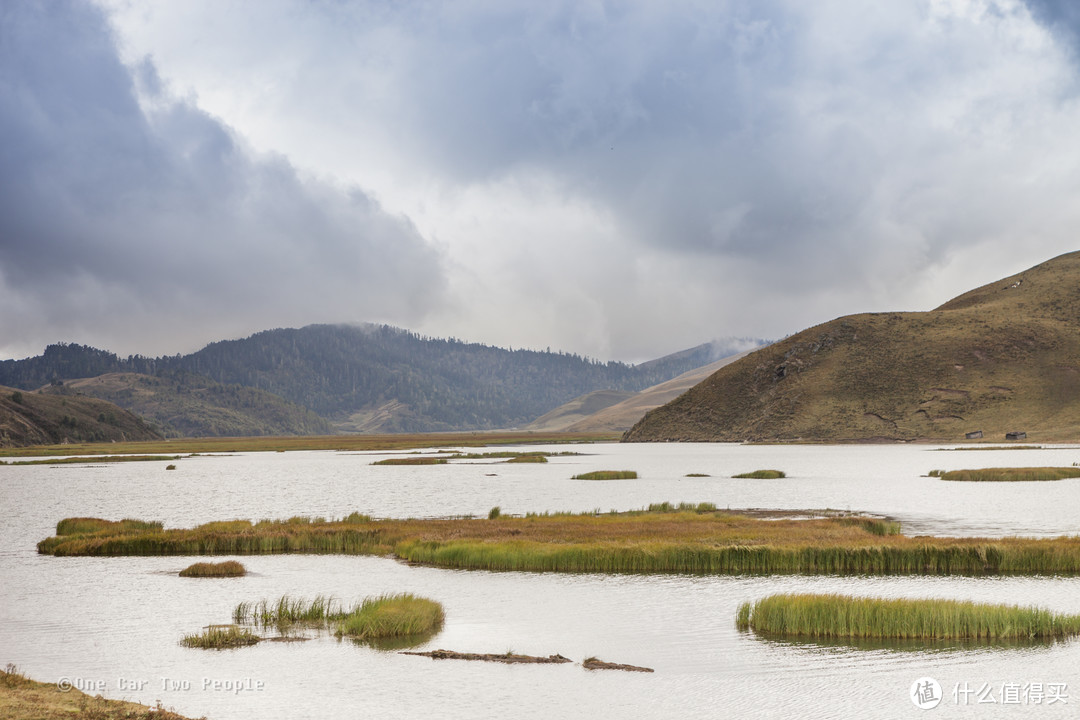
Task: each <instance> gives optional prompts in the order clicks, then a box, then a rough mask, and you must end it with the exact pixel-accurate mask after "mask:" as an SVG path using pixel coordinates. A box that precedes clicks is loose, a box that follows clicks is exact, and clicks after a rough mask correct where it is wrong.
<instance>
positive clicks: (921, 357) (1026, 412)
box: [624, 253, 1080, 442]
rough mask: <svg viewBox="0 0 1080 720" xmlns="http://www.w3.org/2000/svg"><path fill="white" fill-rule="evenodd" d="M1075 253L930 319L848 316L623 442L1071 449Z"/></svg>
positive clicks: (717, 381) (715, 379) (1076, 357)
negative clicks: (981, 443)
mask: <svg viewBox="0 0 1080 720" xmlns="http://www.w3.org/2000/svg"><path fill="white" fill-rule="evenodd" d="M1078 330H1080V253H1070V254H1068V255H1063V256H1061V257H1058V258H1055V259H1053V260H1050V261H1048V262H1046V263H1043V264H1042V265H1038V266H1036V267H1034V268H1031V269H1030V270H1027V271H1025V272H1023V273H1020V274H1018V275H1014V276H1012V277H1009V278H1005V279H1003V280H1000V281H997V282H994V283H990V284H988V285H985V286H983V287H980V288H978V289H976V290H972V291H971V292H968V293H965V294H963V295H961V296H959V297H957V298H956V299H954V300H951V301H950V302H948V303H945V304H944V305H942V306H941V307H939V308H937V309H935V310H931V311H929V312H917V313H873V314H862V315H850V316H847V317H842V318H839V319H837V320H833V321H832V322H828V323H825V324H823V325H818V326H816V327H812V328H810V329H808V330H804V331H803V332H801V333H799V334H797V335H794V336H792V337H789V338H787V339H785V340H782V341H780V342H778V343H775V344H773V345H770V346H768V347H765V348H762V349H761V350H758V351H756V352H754V353H752V354H750V355H749V356H747V357H745V358H743V359H742V360H740V361H739V362H736V363H733V364H731V365H728V366H727V367H725V368H722V369H720V370H719V371H717V372H716V373H714V374H713V375H712V376H710V377H709V378H708V379H707V380H705V381H703V382H702V383H700V384H699V385H697V386H695V387H694V388H693V389H691V390H690V391H689V392H687V393H686V394H684V395H682V396H680V397H679V398H677V399H675V400H674V401H672V402H671V403H668V404H667V405H664V406H663V407H660V408H657V409H656V410H653V411H651V412H649V413H648V414H647V415H646V416H645V417H644V418H642V419H641V421H640V422H638V423H637V424H636V425H635V426H634V427H633V428H632V429H631V430H630V431H629V432H627V433H626V435H625V436H624V439H625V440H627V441H632V442H648V441H664V440H686V441H742V440H786V441H797V440H817V441H843V440H946V441H955V440H961V439H963V438H964V435H965V433H967V432H973V431H977V430H981V431H983V434H984V437H985V438H986V439H988V440H997V441H1000V440H1002V439H1004V436H1005V433H1006V432H1010V431H1017V430H1019V431H1024V432H1026V433H1027V434H1028V438H1029V439H1031V440H1036V441H1038V440H1042V441H1055V440H1056V441H1075V440H1077V439H1080V402H1078V400H1080V332H1078Z"/></svg>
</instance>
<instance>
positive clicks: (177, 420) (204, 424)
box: [42, 371, 332, 437]
mask: <svg viewBox="0 0 1080 720" xmlns="http://www.w3.org/2000/svg"><path fill="white" fill-rule="evenodd" d="M42 390H43V392H46V393H50V394H56V395H65V396H70V395H74V394H81V395H89V396H91V397H96V398H100V399H102V400H108V401H109V402H112V403H115V404H116V405H119V406H120V407H122V408H124V409H126V410H130V411H131V412H133V413H135V414H137V415H140V416H142V417H143V418H145V419H146V420H148V421H149V422H150V423H151V424H152V425H153V426H155V427H156V428H157V429H158V430H159V431H160V432H161V433H162V434H164V435H165V436H166V437H248V436H256V435H329V434H330V433H331V432H332V430H331V428H330V424H329V423H328V422H326V420H324V419H322V418H321V417H319V416H318V415H316V414H315V413H313V412H311V411H310V410H307V409H306V408H302V407H300V406H299V405H296V404H294V403H291V402H289V401H287V400H285V399H283V398H280V397H278V396H277V395H272V394H270V393H268V392H263V391H262V390H256V389H255V388H248V387H243V386H241V385H222V384H221V383H217V382H214V381H213V380H211V379H209V378H206V377H202V376H200V375H195V374H193V373H187V372H182V371H177V372H170V373H164V374H162V375H160V376H157V377H154V376H151V375H143V374H140V373H106V374H104V375H99V376H97V377H92V378H79V379H76V380H66V381H64V382H63V384H49V385H46V386H45V387H44V388H42Z"/></svg>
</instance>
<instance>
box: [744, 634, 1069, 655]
mask: <svg viewBox="0 0 1080 720" xmlns="http://www.w3.org/2000/svg"><path fill="white" fill-rule="evenodd" d="M756 638H757V639H758V640H759V641H760V642H764V643H769V644H771V645H776V646H783V647H790V648H794V649H798V650H806V651H808V652H821V651H846V650H855V651H859V652H897V653H935V654H936V653H943V654H948V653H959V652H970V651H973V650H974V651H979V652H994V651H1001V652H1016V651H1017V650H1039V649H1045V648H1050V647H1053V646H1054V645H1055V644H1057V643H1059V642H1062V640H1061V639H1060V638H998V639H995V640H956V639H936V638H924V639H913V638H903V639H902V638H858V637H852V638H812V639H811V638H802V637H776V636H770V635H759V636H756Z"/></svg>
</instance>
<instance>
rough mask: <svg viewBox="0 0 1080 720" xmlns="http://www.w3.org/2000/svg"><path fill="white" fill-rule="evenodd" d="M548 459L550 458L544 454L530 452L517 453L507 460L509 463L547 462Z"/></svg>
mask: <svg viewBox="0 0 1080 720" xmlns="http://www.w3.org/2000/svg"><path fill="white" fill-rule="evenodd" d="M547 461H548V459H547V457H545V456H544V455H539V454H537V455H532V454H528V455H515V456H514V457H512V458H510V459H509V460H507V461H506V462H508V463H546V462H547Z"/></svg>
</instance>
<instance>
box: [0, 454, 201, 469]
mask: <svg viewBox="0 0 1080 720" xmlns="http://www.w3.org/2000/svg"><path fill="white" fill-rule="evenodd" d="M181 457H183V456H181V455H95V456H76V457H62V458H53V459H51V460H10V461H7V462H4V461H0V465H86V464H94V465H98V464H100V463H119V462H157V461H163V460H179V459H180V458H181ZM174 467H175V466H174Z"/></svg>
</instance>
